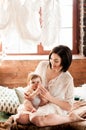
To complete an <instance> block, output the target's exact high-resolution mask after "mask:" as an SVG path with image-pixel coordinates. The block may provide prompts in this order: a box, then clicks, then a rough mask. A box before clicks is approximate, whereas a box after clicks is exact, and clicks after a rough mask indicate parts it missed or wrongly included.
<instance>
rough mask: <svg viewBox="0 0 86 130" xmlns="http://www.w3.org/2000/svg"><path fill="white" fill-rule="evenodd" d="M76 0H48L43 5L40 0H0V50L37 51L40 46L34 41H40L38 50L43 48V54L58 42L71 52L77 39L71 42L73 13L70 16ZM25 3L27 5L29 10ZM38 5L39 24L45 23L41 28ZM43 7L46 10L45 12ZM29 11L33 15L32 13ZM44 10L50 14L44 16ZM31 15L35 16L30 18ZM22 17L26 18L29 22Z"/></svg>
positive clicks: (25, 52)
mask: <svg viewBox="0 0 86 130" xmlns="http://www.w3.org/2000/svg"><path fill="white" fill-rule="evenodd" d="M7 1H8V0H7ZM76 1H77V0H59V3H58V1H57V0H53V1H50V0H49V1H47V2H48V4H47V3H46V5H45V4H44V3H43V1H42V0H41V3H40V2H38V4H37V0H35V1H32V3H30V1H29V2H26V0H20V3H19V1H17V3H15V1H10V2H8V3H6V2H5V3H3V2H2V3H0V11H2V15H0V19H1V18H2V21H0V40H1V42H2V49H3V51H4V52H5V53H7V54H30V53H31V54H32V53H34V54H36V53H38V52H37V51H38V49H37V48H40V45H38V44H40V42H41V43H42V44H43V48H42V47H41V49H42V51H43V49H44V50H45V51H44V53H43V54H47V52H48V50H50V49H51V48H52V47H54V46H56V45H59V44H64V45H67V46H69V47H70V48H71V50H73V53H77V48H76V47H77V43H75V42H76V28H77V26H76V21H77V17H76V19H75V17H74V15H76V13H77V12H78V11H77V10H76V9H77V8H76V5H77V2H76ZM12 2H13V3H12ZM33 2H34V3H33ZM11 4H12V6H13V7H12V8H11ZM33 5H34V6H33ZM39 5H40V6H39ZM2 7H3V8H2ZM8 7H10V8H8ZM15 7H18V8H15ZM28 7H31V10H30V9H29V8H28ZM40 7H42V10H41V18H42V20H43V18H45V19H44V21H42V26H44V25H43V22H45V24H46V25H48V26H46V25H45V26H44V28H43V27H42V28H41V26H40V21H39V19H40V13H39V11H40ZM57 7H58V8H57ZM21 10H22V11H21ZM44 10H46V12H45V14H44ZM31 11H32V12H31ZM28 12H29V13H28ZM33 12H34V15H32V13H33ZM57 12H58V13H57ZM47 13H48V15H49V16H50V17H46V16H48V15H47ZM0 14H1V13H0ZM21 16H23V17H21ZM26 16H28V18H27V17H26ZM34 17H35V19H33V18H34ZM30 18H31V19H30ZM54 19H56V21H55V20H54ZM26 20H28V24H29V26H28V25H27V22H26ZM3 21H6V22H7V23H4V22H3ZM22 21H23V22H22ZM8 22H9V23H8ZM56 24H57V25H56ZM1 25H2V27H1ZM23 25H24V26H23ZM30 27H31V28H30ZM29 28H30V29H29ZM45 28H46V29H45ZM73 28H75V29H73ZM28 30H30V32H29V31H28ZM46 30H47V31H46ZM40 34H42V35H40ZM73 35H74V36H73ZM28 39H29V40H28Z"/></svg>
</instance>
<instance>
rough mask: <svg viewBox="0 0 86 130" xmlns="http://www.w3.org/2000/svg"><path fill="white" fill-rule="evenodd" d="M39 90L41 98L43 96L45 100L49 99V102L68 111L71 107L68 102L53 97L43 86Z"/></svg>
mask: <svg viewBox="0 0 86 130" xmlns="http://www.w3.org/2000/svg"><path fill="white" fill-rule="evenodd" d="M40 91H41V96H42V97H43V98H45V99H46V100H47V101H49V102H51V103H53V104H56V105H58V106H59V107H61V108H62V109H64V110H67V111H69V110H70V109H71V104H69V102H67V101H64V100H60V99H57V98H56V97H53V96H52V95H51V94H50V93H49V91H48V90H47V89H45V88H44V87H41V88H40Z"/></svg>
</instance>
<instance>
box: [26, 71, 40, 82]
mask: <svg viewBox="0 0 86 130" xmlns="http://www.w3.org/2000/svg"><path fill="white" fill-rule="evenodd" d="M36 78H40V80H41V82H42V78H41V76H40V75H38V74H35V73H33V72H31V73H29V74H28V77H27V84H28V83H29V82H30V80H33V79H36Z"/></svg>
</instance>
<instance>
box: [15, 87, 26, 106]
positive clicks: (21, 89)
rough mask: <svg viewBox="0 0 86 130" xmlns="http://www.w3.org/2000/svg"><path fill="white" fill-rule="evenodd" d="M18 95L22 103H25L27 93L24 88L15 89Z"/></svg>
mask: <svg viewBox="0 0 86 130" xmlns="http://www.w3.org/2000/svg"><path fill="white" fill-rule="evenodd" d="M15 91H16V94H17V96H18V98H19V101H20V103H21V104H22V103H23V102H24V92H25V88H23V87H17V88H15Z"/></svg>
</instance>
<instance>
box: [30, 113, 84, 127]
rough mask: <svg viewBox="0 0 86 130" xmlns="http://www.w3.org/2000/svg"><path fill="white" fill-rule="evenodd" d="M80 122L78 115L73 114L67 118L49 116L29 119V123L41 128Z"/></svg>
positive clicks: (55, 115) (54, 115)
mask: <svg viewBox="0 0 86 130" xmlns="http://www.w3.org/2000/svg"><path fill="white" fill-rule="evenodd" d="M80 120H82V119H81V118H80V117H79V116H78V115H76V114H75V113H71V114H70V115H67V116H61V115H57V114H49V115H45V116H35V117H33V118H31V120H30V121H31V122H32V123H33V124H35V125H37V126H40V127H43V126H54V125H60V124H64V123H69V122H75V121H80Z"/></svg>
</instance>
